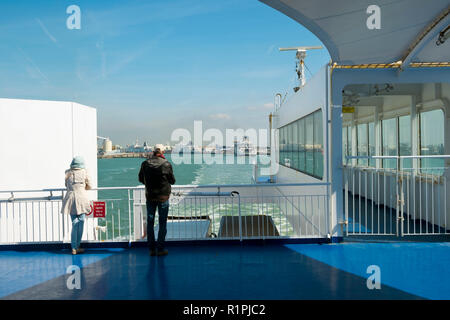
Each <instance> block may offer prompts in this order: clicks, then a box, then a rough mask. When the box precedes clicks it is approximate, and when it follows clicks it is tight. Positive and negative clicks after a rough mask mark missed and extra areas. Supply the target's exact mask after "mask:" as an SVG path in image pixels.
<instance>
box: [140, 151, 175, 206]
mask: <svg viewBox="0 0 450 320" xmlns="http://www.w3.org/2000/svg"><path fill="white" fill-rule="evenodd" d="M139 181H140V182H141V183H143V184H145V196H146V198H147V200H148V201H167V200H168V199H169V196H170V192H171V190H172V188H171V186H170V185H171V184H175V176H174V175H173V170H172V165H171V164H170V162H169V161H167V160H166V159H164V158H161V157H157V156H151V157H150V158H148V159H147V160H146V161H144V162H142V164H141V170H140V171H139Z"/></svg>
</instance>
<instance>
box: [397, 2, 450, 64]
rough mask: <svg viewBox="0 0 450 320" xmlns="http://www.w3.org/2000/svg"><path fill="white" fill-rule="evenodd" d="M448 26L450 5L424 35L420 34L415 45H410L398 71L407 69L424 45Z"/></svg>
mask: <svg viewBox="0 0 450 320" xmlns="http://www.w3.org/2000/svg"><path fill="white" fill-rule="evenodd" d="M449 24H450V5H449V6H448V7H447V8H446V9H445V10H444V11H443V12H442V14H440V15H439V16H438V17H437V18H436V20H435V21H433V23H432V24H431V25H430V26H428V27H427V28H426V29H425V31H424V33H422V34H421V35H420V36H419V37H418V39H417V40H416V43H415V44H414V43H413V44H412V45H411V46H410V48H409V49H408V51H407V53H406V55H405V56H404V57H403V59H402V64H401V65H400V68H399V71H401V70H403V69H404V68H407V67H408V66H409V64H410V63H411V62H412V59H414V57H415V56H416V55H417V54H418V53H419V52H420V51H421V50H422V49H423V48H424V47H425V45H426V44H427V43H428V42H429V41H431V40H432V39H434V38H435V37H437V35H438V34H439V33H440V32H441V30H443V29H444V28H446V27H447V26H448V25H449Z"/></svg>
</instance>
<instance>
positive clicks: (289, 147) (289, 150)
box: [286, 124, 292, 166]
mask: <svg viewBox="0 0 450 320" xmlns="http://www.w3.org/2000/svg"><path fill="white" fill-rule="evenodd" d="M286 130H287V135H286V141H287V142H286V158H287V159H289V165H290V166H292V125H290V124H289V125H287V126H286Z"/></svg>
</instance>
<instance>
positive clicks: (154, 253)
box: [150, 249, 156, 257]
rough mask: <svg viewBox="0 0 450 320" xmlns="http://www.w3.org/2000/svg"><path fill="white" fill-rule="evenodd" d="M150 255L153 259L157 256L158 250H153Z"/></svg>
mask: <svg viewBox="0 0 450 320" xmlns="http://www.w3.org/2000/svg"><path fill="white" fill-rule="evenodd" d="M150 255H151V256H152V257H153V256H156V250H155V249H152V250H150Z"/></svg>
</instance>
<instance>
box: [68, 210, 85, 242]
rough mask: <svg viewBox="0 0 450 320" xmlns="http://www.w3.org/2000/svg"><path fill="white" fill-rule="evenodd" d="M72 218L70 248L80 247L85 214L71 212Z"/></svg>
mask: <svg viewBox="0 0 450 320" xmlns="http://www.w3.org/2000/svg"><path fill="white" fill-rule="evenodd" d="M70 218H71V219H72V241H71V243H72V249H78V248H80V243H81V237H82V236H83V227H84V221H85V219H86V216H85V214H84V213H83V214H80V215H76V214H71V215H70Z"/></svg>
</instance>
